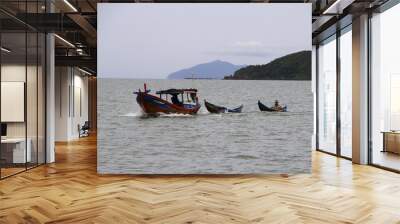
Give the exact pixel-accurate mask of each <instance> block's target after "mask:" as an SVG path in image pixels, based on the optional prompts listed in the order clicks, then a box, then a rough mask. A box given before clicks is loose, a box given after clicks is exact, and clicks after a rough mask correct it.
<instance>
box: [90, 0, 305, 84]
mask: <svg viewBox="0 0 400 224" xmlns="http://www.w3.org/2000/svg"><path fill="white" fill-rule="evenodd" d="M300 50H311V4H263V3H252V4H239V3H233V4H215V3H214V4H188V3H183V4H151V3H149V4H145V3H140V4H129V3H123V4H108V3H101V4H99V7H98V60H97V61H98V75H99V77H115V78H117V77H119V78H165V77H166V76H167V75H168V74H170V73H172V72H175V71H177V70H180V69H183V68H187V67H191V66H193V65H197V64H201V63H206V62H210V61H214V60H223V61H228V62H230V63H233V64H238V65H242V64H249V65H250V64H265V63H267V62H269V61H271V60H272V59H274V58H277V57H280V56H283V55H286V54H288V53H292V52H296V51H300Z"/></svg>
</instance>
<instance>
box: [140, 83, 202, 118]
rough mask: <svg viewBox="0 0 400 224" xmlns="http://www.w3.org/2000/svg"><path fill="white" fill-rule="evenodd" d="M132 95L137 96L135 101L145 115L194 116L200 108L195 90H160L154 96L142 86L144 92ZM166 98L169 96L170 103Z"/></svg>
mask: <svg viewBox="0 0 400 224" xmlns="http://www.w3.org/2000/svg"><path fill="white" fill-rule="evenodd" d="M134 94H136V95H137V96H136V101H137V103H138V104H139V106H140V107H141V108H142V110H143V112H144V113H146V114H152V115H157V114H160V113H164V114H174V113H176V114H196V113H197V111H199V109H200V107H201V105H200V104H199V102H198V98H197V89H167V90H160V91H157V92H156V94H158V95H159V96H156V95H152V94H150V90H148V89H147V87H146V84H144V91H141V90H140V89H139V90H138V91H137V92H134ZM163 96H164V99H163ZM168 96H171V97H170V100H171V102H170V101H169V100H168V98H169V97H168ZM185 97H186V100H185ZM179 98H180V100H179Z"/></svg>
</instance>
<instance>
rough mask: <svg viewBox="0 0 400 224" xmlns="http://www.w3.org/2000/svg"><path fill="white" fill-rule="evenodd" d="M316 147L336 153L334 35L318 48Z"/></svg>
mask: <svg viewBox="0 0 400 224" xmlns="http://www.w3.org/2000/svg"><path fill="white" fill-rule="evenodd" d="M317 60H318V148H319V149H320V150H323V151H326V152H330V153H336V36H332V37H331V38H329V39H328V40H327V41H326V42H324V43H322V44H321V45H320V46H319V48H318V59H317Z"/></svg>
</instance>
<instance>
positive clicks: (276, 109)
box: [258, 101, 287, 112]
mask: <svg viewBox="0 0 400 224" xmlns="http://www.w3.org/2000/svg"><path fill="white" fill-rule="evenodd" d="M258 108H260V110H261V111H268V112H287V106H286V105H285V106H283V107H267V106H265V105H264V104H262V103H261V102H260V101H258Z"/></svg>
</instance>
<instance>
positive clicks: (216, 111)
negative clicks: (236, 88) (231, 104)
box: [204, 100, 243, 114]
mask: <svg viewBox="0 0 400 224" xmlns="http://www.w3.org/2000/svg"><path fill="white" fill-rule="evenodd" d="M204 105H205V106H206V108H207V110H208V112H210V113H214V114H220V113H227V112H228V113H241V112H242V109H243V105H240V106H239V107H237V108H234V109H228V108H226V107H221V106H217V105H214V104H212V103H209V102H207V101H206V100H204Z"/></svg>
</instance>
